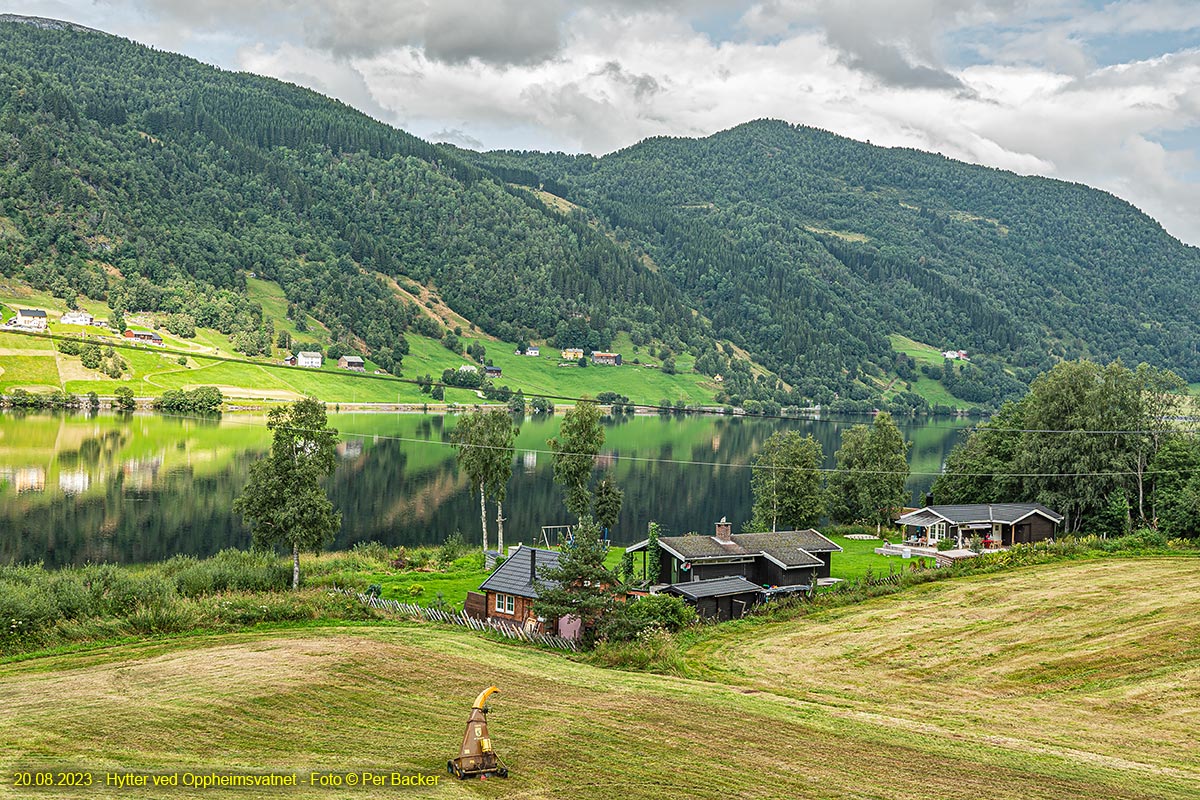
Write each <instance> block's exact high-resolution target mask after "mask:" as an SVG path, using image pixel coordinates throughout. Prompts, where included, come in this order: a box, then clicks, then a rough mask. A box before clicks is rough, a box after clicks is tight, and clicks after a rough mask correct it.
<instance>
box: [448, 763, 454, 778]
mask: <svg viewBox="0 0 1200 800" xmlns="http://www.w3.org/2000/svg"><path fill="white" fill-rule="evenodd" d="M446 772H449V773H450V774H451V775H453V774H454V762H453V761H447V762H446Z"/></svg>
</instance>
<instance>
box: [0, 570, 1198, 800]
mask: <svg viewBox="0 0 1200 800" xmlns="http://www.w3.org/2000/svg"><path fill="white" fill-rule="evenodd" d="M1197 570H1198V562H1197V561H1196V560H1195V559H1183V558H1178V559H1176V558H1155V559H1137V560H1134V559H1112V560H1102V561H1081V562H1070V563H1059V564H1054V565H1050V566H1043V567H1037V568H1026V569H1020V570H1015V571H1013V572H1010V573H1004V574H999V575H995V574H993V575H990V576H979V577H974V578H965V579H958V580H954V581H946V582H940V583H936V584H928V585H924V586H921V587H918V588H916V589H913V590H910V591H906V592H904V593H902V594H899V595H892V596H888V597H883V598H878V599H875V600H872V601H868V602H866V603H863V604H860V605H858V606H853V607H845V608H839V609H834V610H828V611H823V612H820V613H817V614H814V615H810V616H808V617H804V618H801V619H797V620H792V621H790V622H767V621H755V622H743V623H736V624H733V625H728V626H723V627H721V628H717V629H713V630H712V631H711V632H709V633H707V634H704V635H701V637H700V639H699V641H698V643H697V644H695V645H694V646H693V647H692V648H691V649H690V650H689V651H687V652H686V653H685V663H686V665H687V666H686V672H687V675H688V677H668V676H660V675H652V674H640V673H628V672H619V671H613V670H602V669H599V668H596V667H593V666H590V665H589V664H587V663H581V662H579V661H576V660H571V659H568V658H565V657H563V656H561V655H558V654H554V653H549V652H540V651H535V650H531V649H528V648H524V647H520V646H515V645H511V644H505V643H500V642H496V641H492V640H490V639H487V638H483V637H481V636H478V635H475V634H471V633H469V632H466V631H461V630H458V629H450V628H443V627H439V626H433V625H423V624H416V623H403V622H391V623H389V622H384V621H380V622H378V623H368V624H365V625H361V626H355V625H343V626H338V627H328V626H327V627H302V628H295V629H286V630H284V629H277V630H262V631H258V632H252V633H243V634H224V635H213V636H194V637H181V638H177V639H171V640H157V641H151V642H148V643H127V644H115V645H112V646H108V647H104V648H96V649H93V650H88V651H83V652H79V653H73V654H56V655H47V656H42V657H37V658H30V659H26V660H20V661H12V662H10V663H6V664H0V707H3V708H4V709H5V725H4V726H0V769H2V771H3V780H4V782H5V784H6V786H5V791H7V792H8V793H9V795H10V796H14V797H50V796H54V797H93V798H94V797H114V798H115V797H125V798H138V797H172V796H177V795H183V794H187V792H185V791H184V790H182V789H181V790H178V791H171V792H164V791H163V790H161V789H155V788H153V787H149V788H145V789H137V788H130V789H115V788H105V787H103V786H100V787H93V788H91V789H80V790H72V789H61V788H57V787H56V788H55V789H53V790H52V791H51V792H50V793H46V792H45V791H41V792H39V791H36V790H20V791H17V790H14V789H12V788H11V786H9V785H7V784H8V783H9V781H10V780H11V778H10V775H11V773H12V771H13V770H14V769H16V768H31V767H38V766H45V767H64V766H70V767H73V768H78V769H87V770H99V771H101V772H103V771H105V770H118V771H119V770H144V771H164V772H176V771H180V770H192V771H209V770H213V771H218V772H228V771H235V770H245V771H260V772H261V771H272V772H284V773H288V774H291V773H296V772H299V773H302V774H307V773H308V771H310V770H329V771H337V772H342V771H351V770H357V771H364V770H365V771H371V772H388V773H390V772H392V771H398V772H402V773H408V774H414V773H426V774H430V775H444V772H445V762H446V759H447V758H450V757H451V756H452V755H453V754H454V753H455V751H456V748H457V746H458V743H459V741H460V739H461V736H462V729H463V724H464V722H465V719H466V714H467V710H468V708H469V706H470V703H471V700H472V699H473V698H474V696H475V694H476V693H477V692H478V691H479V690H480V689H482V688H483V687H485V686H487V685H488V684H495V685H497V686H499V687H500V689H501V693H500V694H499V695H498V696H496V697H494V698H493V700H492V706H493V708H494V713H493V714H492V715H491V717H490V733H491V735H492V738H493V740H494V743H495V746H496V748H497V750H498V752H499V753H500V754H501V756H502V757H504V758H505V759H506V761H507V762H508V763H509V766H510V767H511V769H512V777H511V778H509V779H508V780H507V781H501V780H489V781H485V782H479V781H471V782H464V783H459V782H456V781H448V780H445V779H444V778H443V779H442V780H441V781H440V782H439V785H438V786H436V787H432V788H428V789H421V790H417V789H409V790H405V791H404V794H405V795H407V796H428V797H514V796H515V797H525V798H559V797H571V798H605V799H606V800H607V799H608V798H612V797H614V796H617V797H622V798H662V797H688V798H721V800H724V799H725V798H731V797H738V798H741V797H748V798H759V797H761V798H779V797H837V798H917V799H918V800H919V799H921V798H967V797H970V798H985V797H986V798H1014V799H1015V798H1021V799H1022V800H1024V799H1025V798H1054V799H1055V800H1059V799H1060V798H1191V797H1195V796H1197V794H1198V793H1200V754H1198V753H1197V750H1196V748H1195V741H1196V740H1197V736H1198V735H1200V713H1197V712H1198V710H1200V680H1198V678H1200V659H1198V658H1197V655H1198V647H1200V645H1198V644H1197V643H1198V642H1200V584H1198V583H1197V581H1196V580H1195V576H1196V573H1197ZM101 777H102V776H101ZM280 794H281V791H280V790H279V789H261V790H254V789H239V790H237V791H236V792H229V793H223V795H226V796H238V797H278V796H280ZM287 796H295V797H329V798H334V797H339V798H340V797H364V798H365V797H395V796H397V790H396V789H393V788H386V787H385V788H361V787H359V788H355V789H354V790H352V791H351V790H342V791H338V790H329V789H311V788H307V787H301V788H299V789H297V790H292V791H288V792H287Z"/></svg>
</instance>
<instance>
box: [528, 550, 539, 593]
mask: <svg viewBox="0 0 1200 800" xmlns="http://www.w3.org/2000/svg"><path fill="white" fill-rule="evenodd" d="M535 583H537V548H536V547H531V548H529V585H530V586H532V585H533V584H535Z"/></svg>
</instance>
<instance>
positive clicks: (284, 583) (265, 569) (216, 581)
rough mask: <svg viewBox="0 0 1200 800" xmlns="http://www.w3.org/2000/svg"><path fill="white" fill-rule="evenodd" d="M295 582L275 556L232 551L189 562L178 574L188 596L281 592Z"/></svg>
mask: <svg viewBox="0 0 1200 800" xmlns="http://www.w3.org/2000/svg"><path fill="white" fill-rule="evenodd" d="M176 563H177V562H175V561H174V560H172V562H168V565H169V567H171V568H174V567H175V566H176ZM291 583H292V570H291V567H290V566H288V565H287V564H284V563H283V562H281V561H280V560H279V559H278V558H276V557H275V555H274V554H272V553H268V552H262V551H254V550H249V551H247V550H235V549H232V548H230V549H226V550H222V551H221V552H219V553H217V554H216V555H215V556H213V557H212V558H208V559H205V560H204V561H195V560H193V561H192V562H191V563H190V564H189V563H186V562H185V563H183V565H182V568H180V569H178V570H177V571H176V573H175V586H176V587H177V588H178V591H179V594H181V595H183V596H184V597H199V596H201V595H206V594H215V593H218V592H228V591H255V592H273V591H281V590H285V589H287V588H288V587H289V586H291Z"/></svg>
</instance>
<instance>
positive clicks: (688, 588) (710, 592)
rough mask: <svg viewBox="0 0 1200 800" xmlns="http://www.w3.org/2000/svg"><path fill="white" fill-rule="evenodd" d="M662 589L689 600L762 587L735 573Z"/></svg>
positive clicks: (725, 595) (757, 590)
mask: <svg viewBox="0 0 1200 800" xmlns="http://www.w3.org/2000/svg"><path fill="white" fill-rule="evenodd" d="M663 591H665V592H671V593H673V594H679V595H682V596H684V597H686V598H688V599H689V600H699V599H700V598H702V597H727V596H728V595H731V594H746V593H747V592H761V591H762V587H761V586H759V585H758V584H755V583H751V582H750V581H748V580H746V579H745V578H743V577H742V576H741V575H735V576H733V577H731V578H710V579H709V580H706V581H691V582H688V583H673V584H671V585H670V586H668V587H667V588H666V589H664V590H663Z"/></svg>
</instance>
